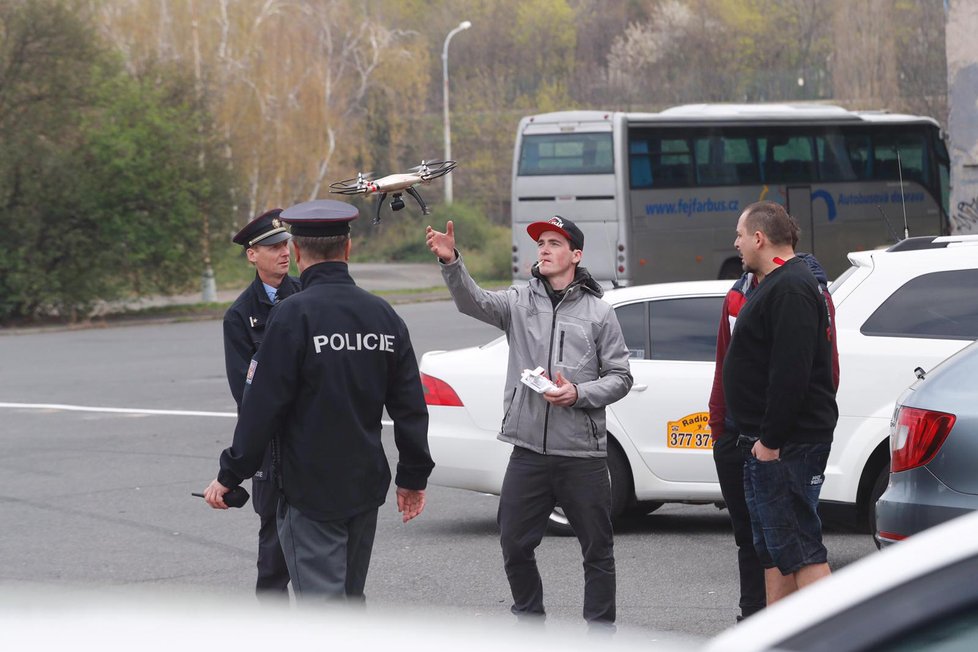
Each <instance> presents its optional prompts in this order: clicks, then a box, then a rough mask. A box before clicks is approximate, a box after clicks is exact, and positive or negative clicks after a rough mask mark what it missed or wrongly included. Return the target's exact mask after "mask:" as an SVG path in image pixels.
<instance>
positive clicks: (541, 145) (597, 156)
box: [518, 132, 615, 176]
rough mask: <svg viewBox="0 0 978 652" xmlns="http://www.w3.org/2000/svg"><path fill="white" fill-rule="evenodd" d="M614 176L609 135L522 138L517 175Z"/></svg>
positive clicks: (568, 134)
mask: <svg viewBox="0 0 978 652" xmlns="http://www.w3.org/2000/svg"><path fill="white" fill-rule="evenodd" d="M614 173H615V164H614V160H613V157H612V143H611V133H610V132H608V133H586V132H585V133H565V134H547V135H540V136H524V137H523V148H522V149H521V150H520V165H519V172H518V174H519V175H520V176H543V175H564V174H614Z"/></svg>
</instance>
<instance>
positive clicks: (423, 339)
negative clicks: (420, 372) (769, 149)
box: [0, 302, 875, 640]
mask: <svg viewBox="0 0 978 652" xmlns="http://www.w3.org/2000/svg"><path fill="white" fill-rule="evenodd" d="M398 311H399V312H400V313H401V314H402V316H403V317H404V319H405V320H406V321H407V323H408V326H409V328H410V330H411V333H412V337H413V341H414V345H415V349H416V351H417V352H418V354H419V355H420V354H421V353H422V352H424V351H427V350H431V349H450V348H456V347H460V346H467V345H472V344H478V343H482V342H485V341H488V340H489V339H491V338H492V337H495V336H496V335H497V334H498V333H497V331H495V330H494V329H492V328H491V327H488V326H486V325H483V324H480V323H478V322H475V321H474V320H472V319H469V318H466V317H463V316H460V315H458V314H457V313H456V311H455V309H454V307H453V306H452V305H451V304H450V303H448V302H431V303H421V304H410V305H401V306H398ZM54 406H59V407H54ZM93 407H95V408H117V409H120V410H122V411H120V412H106V411H83V410H82V409H80V408H93ZM139 410H144V411H145V412H139ZM152 410H157V411H160V413H152V412H151V411H152ZM233 410H234V403H233V401H232V400H231V396H230V393H229V391H228V388H227V383H226V380H225V376H224V366H223V349H222V345H221V324H220V322H219V321H204V322H188V323H172V324H157V325H132V326H122V327H113V328H101V329H89V330H74V331H72V330H65V331H59V332H45V333H28V334H8V335H0V442H2V445H3V454H2V456H0V560H2V563H0V590H2V591H4V592H8V593H9V592H11V591H13V592H16V591H18V590H27V589H29V588H34V587H36V586H37V585H41V586H55V587H59V588H63V587H84V588H96V589H98V590H99V591H101V592H108V593H119V592H122V593H124V594H125V593H127V592H129V591H131V590H134V589H142V590H149V591H151V592H153V593H159V594H166V595H170V594H174V593H176V594H183V593H187V592H189V593H194V594H198V593H205V594H216V595H218V596H228V597H229V598H230V597H232V596H241V595H248V594H250V593H251V591H252V589H253V583H254V561H255V552H254V549H255V542H256V533H257V526H258V520H257V516H256V515H255V514H254V512H253V511H251V508H250V506H249V507H246V508H245V509H241V510H229V511H227V512H215V511H213V510H211V509H209V508H208V507H207V506H206V505H205V504H204V503H203V501H202V500H200V499H198V498H192V497H191V496H190V492H191V491H200V490H202V489H203V487H204V486H206V484H207V483H208V482H209V481H210V480H211V479H212V478H213V477H214V475H215V474H216V471H217V459H218V455H219V453H220V451H221V449H222V448H224V447H225V446H227V445H228V443H229V441H230V435H231V432H232V429H233V425H234V419H233V417H232V416H231V413H232V412H233ZM388 430H389V429H388ZM385 436H386V437H387V439H388V452H389V454H390V453H392V452H393V451H394V448H393V445H392V444H390V433H389V432H388V433H386V435H385ZM496 504H497V501H496V498H494V497H492V496H483V495H479V494H474V493H470V492H465V491H461V490H455V489H448V488H444V487H434V486H433V487H431V488H430V490H429V504H428V507H427V509H426V510H425V513H424V514H423V515H422V516H421V517H420V518H418V519H416V520H415V521H413V522H411V523H408V524H406V525H405V524H402V523H401V522H400V519H399V518H398V515H397V513H396V510H395V507H394V505H393V501H392V500H390V501H388V504H387V505H385V506H384V507H382V508H381V517H380V523H379V526H378V534H377V541H376V545H375V549H374V556H373V561H372V565H371V571H370V576H369V578H368V582H367V595H368V599H369V604H371V605H378V608H380V607H392V608H401V607H409V608H411V609H415V610H418V612H419V617H423V618H433V619H436V620H437V619H446V618H453V617H454V616H456V615H464V616H470V617H475V618H490V617H493V616H500V615H505V614H506V613H507V611H508V608H509V604H510V596H509V589H508V586H507V583H506V579H505V575H504V573H503V571H502V563H501V559H500V553H499V546H498V541H497V532H496V525H495V511H496ZM826 540H827V546H828V548H829V553H830V562H831V563H832V565H833V566H834V567H836V568H838V567H840V566H843V565H845V564H848V563H850V562H852V561H854V560H856V559H858V558H859V557H862V556H863V555H866V554H871V553H873V552H874V551H875V549H874V547H873V544H872V541H871V539H870V537H869V536H868V535H854V534H846V533H828V534H827V536H826ZM616 558H617V565H618V605H619V607H618V609H619V611H618V613H619V624H620V627H621V629H622V630H633V631H639V632H640V633H645V634H647V635H648V637H649V640H663V639H669V638H673V639H674V638H675V637H682V636H686V635H689V636H696V637H700V636H708V635H711V634H714V633H716V632H718V631H720V630H721V629H723V628H725V627H727V626H728V625H730V624H732V623H733V622H734V617H735V615H736V613H737V608H736V603H737V574H736V556H735V550H734V547H733V540H732V536H731V534H730V532H729V527H728V525H727V522H726V515H725V513H723V512H720V511H718V510H717V509H716V508H714V507H712V506H684V505H675V506H668V505H667V506H665V507H663V508H662V509H660V510H658V511H657V512H655V513H654V514H652V515H649V516H647V517H644V518H641V519H637V520H635V521H632V522H630V523H628V524H626V525H625V526H624V527H623V528H622V529H621V530H620V531H619V532H618V534H617V537H616ZM538 559H539V562H540V567H541V572H542V574H543V577H544V586H545V591H546V598H545V600H546V604H547V608H548V611H549V620H548V625H547V627H548V629H550V628H560V629H569V630H571V631H574V630H575V628H582V625H581V624H580V623H581V621H580V611H581V600H582V587H583V579H582V578H583V573H582V569H581V562H580V551H579V548H578V544H577V542H576V540H575V539H572V538H570V539H568V538H556V537H548V538H547V539H545V540H544V543H543V545H542V546H541V547H540V549H539V551H538ZM661 631H665V632H666V633H665V634H662V633H654V632H661ZM645 634H643V635H645Z"/></svg>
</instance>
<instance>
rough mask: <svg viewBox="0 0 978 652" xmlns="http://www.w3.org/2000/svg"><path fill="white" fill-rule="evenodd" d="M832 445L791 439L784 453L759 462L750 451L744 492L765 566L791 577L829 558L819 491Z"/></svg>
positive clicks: (757, 548)
mask: <svg viewBox="0 0 978 652" xmlns="http://www.w3.org/2000/svg"><path fill="white" fill-rule="evenodd" d="M831 447H832V445H831V444H804V443H788V444H785V445H784V446H782V447H781V451H780V457H779V458H778V459H776V460H772V461H770V462H761V461H759V460H758V459H757V458H755V457H754V456H753V455H751V454H750V452H749V451H748V452H747V454H746V456H745V462H744V493H745V495H746V499H747V509H748V511H749V512H750V520H751V530H752V531H753V533H754V548H755V549H756V550H757V556H758V557H759V558H760V560H761V565H762V566H764V568H775V567H776V568H777V569H778V570H780V571H781V574H782V575H790V574H791V573H794V572H796V571H797V570H799V569H800V568H803V567H804V566H811V565H812V564H824V563H826V561H827V560H828V558H827V553H826V550H825V546H824V545H822V521H821V520H820V519H819V518H818V511H817V510H818V495H819V493H820V492H821V491H822V483H823V482H825V464H826V463H827V462H828V459H829V450H830V449H831Z"/></svg>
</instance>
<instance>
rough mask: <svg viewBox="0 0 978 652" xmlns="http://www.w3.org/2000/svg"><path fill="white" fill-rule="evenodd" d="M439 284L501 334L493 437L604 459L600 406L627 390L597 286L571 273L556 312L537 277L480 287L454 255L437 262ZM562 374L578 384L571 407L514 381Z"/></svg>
mask: <svg viewBox="0 0 978 652" xmlns="http://www.w3.org/2000/svg"><path fill="white" fill-rule="evenodd" d="M441 273H442V276H443V277H444V278H445V284H446V285H447V286H448V290H449V291H450V292H451V294H452V299H453V300H454V301H455V306H456V307H457V308H458V310H459V312H461V313H463V314H466V315H469V316H471V317H475V318H476V319H478V320H480V321H484V322H486V323H487V324H492V325H493V326H496V327H497V328H500V329H502V330H503V331H505V332H506V339H507V341H508V342H509V366H508V367H507V370H506V393H505V397H504V399H503V414H504V416H503V422H502V427H501V429H500V433H499V439H500V440H502V441H504V442H507V443H510V444H513V445H515V446H522V447H523V448H526V449H529V450H531V451H534V452H536V453H542V454H545V455H564V456H567V457H606V456H607V455H608V437H607V430H606V427H605V406H606V405H610V404H611V403H614V402H615V401H617V400H618V399H620V398H622V397H623V396H625V395H626V394H627V393H628V390H629V389H631V387H632V374H631V371H630V370H629V366H628V349H627V348H626V347H625V338H624V337H623V336H622V333H621V326H620V325H619V324H618V318H617V317H616V316H615V311H614V310H613V309H612V307H611V306H610V305H609V304H608V303H606V302H605V301H602V300H601V296H602V295H603V294H604V292H603V291H602V289H601V287H600V286H599V285H598V284H597V283H596V282H595V281H594V280H593V279H592V278H591V275H590V274H588V273H587V270H585V269H583V268H578V273H577V276H576V278H575V279H574V281H573V282H572V283H571V285H570V286H568V288H567V290H566V291H565V293H564V297H563V299H562V300H561V302H560V303H559V304H558V305H557V308H556V309H555V308H554V307H553V302H552V301H551V300H550V296H549V295H548V294H547V288H546V287H545V286H544V282H543V280H541V279H539V278H533V279H530V283H529V285H525V286H517V285H514V286H512V287H510V288H509V289H507V290H500V291H497V292H490V291H487V290H483V289H482V288H480V287H479V286H478V284H476V282H475V281H474V280H473V279H472V277H471V276H470V275H469V273H468V271H467V270H466V269H465V265H464V264H463V263H462V258H461V256H458V257H457V258H456V259H455V261H453V262H451V263H448V264H443V265H442V268H441ZM536 367H543V368H544V369H546V371H547V376H548V377H549V378H551V379H555V378H556V377H557V372H558V371H559V372H561V373H562V374H563V376H564V378H566V379H567V380H568V381H570V382H572V383H574V384H575V385H576V386H577V402H576V403H574V405H573V406H571V407H557V406H555V405H551V404H550V403H548V402H547V401H546V400H544V398H543V396H542V395H541V394H538V393H536V392H535V391H533V390H532V389H531V388H529V387H527V386H526V385H524V384H523V383H522V382H521V381H520V374H521V373H522V371H523V370H524V369H535V368H536Z"/></svg>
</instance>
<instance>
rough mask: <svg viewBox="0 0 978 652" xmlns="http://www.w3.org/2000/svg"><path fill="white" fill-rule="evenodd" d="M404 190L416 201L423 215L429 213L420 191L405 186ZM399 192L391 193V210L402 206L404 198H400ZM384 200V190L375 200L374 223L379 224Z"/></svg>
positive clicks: (385, 196)
mask: <svg viewBox="0 0 978 652" xmlns="http://www.w3.org/2000/svg"><path fill="white" fill-rule="evenodd" d="M405 191H407V193H408V194H409V195H411V196H412V197H414V199H415V201H417V202H418V206H420V207H421V213H422V214H423V215H431V209H430V208H428V205H427V204H425V203H424V199H422V198H421V193H419V192H418V191H417V190H415V189H414V188H405ZM401 194H402V193H399V192H395V193H394V194H393V195H391V210H392V211H394V212H397V211H399V210H401V209H402V208H404V200H403V199H401ZM385 201H387V193H386V192H385V193H383V194H381V196H380V200H379V201H378V202H377V214H376V215H375V216H374V222H373V223H374V224H380V209H382V208H383V207H384V202H385Z"/></svg>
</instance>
